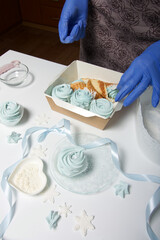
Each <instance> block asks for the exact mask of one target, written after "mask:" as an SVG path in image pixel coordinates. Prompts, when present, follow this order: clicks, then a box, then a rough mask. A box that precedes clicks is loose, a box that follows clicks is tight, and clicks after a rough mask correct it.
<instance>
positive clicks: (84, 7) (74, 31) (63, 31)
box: [58, 0, 88, 43]
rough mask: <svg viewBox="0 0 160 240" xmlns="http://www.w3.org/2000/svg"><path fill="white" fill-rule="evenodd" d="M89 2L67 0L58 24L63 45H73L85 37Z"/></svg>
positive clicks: (85, 0)
mask: <svg viewBox="0 0 160 240" xmlns="http://www.w3.org/2000/svg"><path fill="white" fill-rule="evenodd" d="M87 16H88V0H66V1H65V4H64V6H63V9H62V13H61V17H60V21H59V24H58V30H59V37H60V41H61V42H62V43H72V42H74V41H78V40H80V39H81V38H84V36H85V28H86V25H87Z"/></svg>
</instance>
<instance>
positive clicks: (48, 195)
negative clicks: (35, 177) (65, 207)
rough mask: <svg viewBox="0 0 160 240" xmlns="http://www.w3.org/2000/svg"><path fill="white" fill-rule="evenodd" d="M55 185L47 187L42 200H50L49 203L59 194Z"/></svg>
mask: <svg viewBox="0 0 160 240" xmlns="http://www.w3.org/2000/svg"><path fill="white" fill-rule="evenodd" d="M56 187H57V186H56V185H55V186H52V187H50V188H49V189H48V191H47V192H46V193H45V196H44V199H43V202H48V201H50V202H51V203H54V202H55V198H56V197H58V196H59V195H60V193H59V192H58V191H57V190H56Z"/></svg>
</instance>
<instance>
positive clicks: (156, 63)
mask: <svg viewBox="0 0 160 240" xmlns="http://www.w3.org/2000/svg"><path fill="white" fill-rule="evenodd" d="M149 85H152V87H153V92H152V106H153V107H156V106H157V105H158V103H159V100H160V41H158V42H155V43H153V44H152V45H150V46H149V47H148V48H147V49H146V50H145V51H144V52H143V53H142V54H141V55H140V56H138V57H137V58H135V60H134V61H133V62H132V64H131V65H130V67H129V68H128V69H127V70H126V72H125V73H124V74H123V75H122V77H121V80H120V82H119V84H118V86H117V88H118V89H119V92H118V94H117V96H116V99H115V100H116V101H120V100H121V99H122V98H124V97H125V96H126V95H127V94H128V93H130V94H129V95H128V96H127V98H126V99H125V100H124V103H123V105H124V106H128V105H129V104H131V103H132V102H133V101H134V100H135V99H137V98H138V97H139V96H140V95H141V94H142V93H143V92H144V91H145V89H146V88H147V87H148V86H149Z"/></svg>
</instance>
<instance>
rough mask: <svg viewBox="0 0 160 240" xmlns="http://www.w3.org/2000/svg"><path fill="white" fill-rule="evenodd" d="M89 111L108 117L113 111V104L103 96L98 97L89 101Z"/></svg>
mask: <svg viewBox="0 0 160 240" xmlns="http://www.w3.org/2000/svg"><path fill="white" fill-rule="evenodd" d="M90 111H91V112H94V113H96V114H98V115H100V116H103V117H106V118H109V117H110V115H111V114H112V112H113V104H112V103H111V102H110V101H108V100H107V99H105V98H99V99H96V100H93V101H92V102H91V105H90Z"/></svg>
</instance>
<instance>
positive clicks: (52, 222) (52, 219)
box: [46, 211, 61, 229]
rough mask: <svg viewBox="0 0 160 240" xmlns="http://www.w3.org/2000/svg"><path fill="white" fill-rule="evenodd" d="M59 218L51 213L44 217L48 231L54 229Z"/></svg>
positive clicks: (54, 213)
mask: <svg viewBox="0 0 160 240" xmlns="http://www.w3.org/2000/svg"><path fill="white" fill-rule="evenodd" d="M60 218H61V216H60V215H59V214H58V212H54V211H51V212H50V214H49V215H48V216H47V217H46V220H47V222H48V224H49V227H50V229H51V228H56V227H57V224H58V221H59V219H60Z"/></svg>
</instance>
